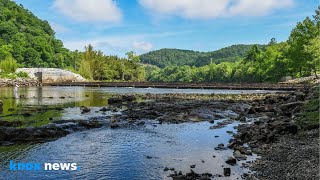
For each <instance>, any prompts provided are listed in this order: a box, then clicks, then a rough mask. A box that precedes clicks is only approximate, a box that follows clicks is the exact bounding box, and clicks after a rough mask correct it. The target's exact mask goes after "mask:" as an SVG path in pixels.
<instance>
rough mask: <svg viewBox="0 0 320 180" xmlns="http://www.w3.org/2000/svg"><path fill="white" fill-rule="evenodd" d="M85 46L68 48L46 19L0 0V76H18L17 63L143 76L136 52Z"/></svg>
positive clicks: (102, 75)
mask: <svg viewBox="0 0 320 180" xmlns="http://www.w3.org/2000/svg"><path fill="white" fill-rule="evenodd" d="M84 50H85V51H84V52H80V51H69V50H68V49H66V48H64V46H63V43H62V41H60V40H58V39H56V38H55V32H54V31H53V30H52V28H51V27H50V25H49V23H48V22H47V21H45V20H41V19H39V18H37V17H36V16H35V15H34V14H32V12H30V11H29V10H27V9H25V8H24V7H23V6H22V5H17V4H16V3H15V2H13V1H11V0H0V77H7V78H15V77H16V75H15V74H14V72H15V70H16V68H17V67H54V68H63V69H68V70H71V71H74V72H76V73H80V74H81V75H83V76H84V77H85V78H87V79H91V80H107V81H142V80H144V69H143V67H142V66H141V65H139V59H137V56H135V54H134V53H133V52H129V53H128V59H127V58H119V57H117V56H108V55H105V54H103V53H102V52H101V51H99V50H94V48H93V47H92V46H91V45H88V46H87V47H84Z"/></svg>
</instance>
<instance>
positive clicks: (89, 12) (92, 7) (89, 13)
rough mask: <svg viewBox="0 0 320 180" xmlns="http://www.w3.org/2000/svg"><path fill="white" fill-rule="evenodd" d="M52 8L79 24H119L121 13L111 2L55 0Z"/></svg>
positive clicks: (108, 0)
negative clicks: (79, 22)
mask: <svg viewBox="0 0 320 180" xmlns="http://www.w3.org/2000/svg"><path fill="white" fill-rule="evenodd" d="M53 8H54V9H56V10H57V11H59V12H60V13H62V14H63V15H65V16H67V17H69V18H71V19H73V20H75V21H81V22H113V23H117V22H120V21H121V19H122V13H121V10H120V8H119V7H118V6H117V4H116V2H115V1H113V0H55V1H54V3H53Z"/></svg>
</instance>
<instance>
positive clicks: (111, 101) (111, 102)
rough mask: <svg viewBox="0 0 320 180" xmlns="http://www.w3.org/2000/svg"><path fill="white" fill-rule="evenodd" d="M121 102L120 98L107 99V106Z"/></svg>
mask: <svg viewBox="0 0 320 180" xmlns="http://www.w3.org/2000/svg"><path fill="white" fill-rule="evenodd" d="M121 102H122V100H121V99H120V98H109V99H108V104H118V103H121Z"/></svg>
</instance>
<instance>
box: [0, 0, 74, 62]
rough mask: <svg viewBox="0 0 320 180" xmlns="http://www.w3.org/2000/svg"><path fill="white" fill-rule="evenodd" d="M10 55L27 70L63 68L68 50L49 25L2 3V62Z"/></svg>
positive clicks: (6, 1) (10, 3) (11, 4)
mask: <svg viewBox="0 0 320 180" xmlns="http://www.w3.org/2000/svg"><path fill="white" fill-rule="evenodd" d="M9 53H10V54H11V55H12V56H13V58H14V59H16V60H17V61H18V63H19V64H21V65H22V66H24V67H64V66H67V65H68V62H67V60H66V57H68V56H67V54H68V50H67V49H65V48H64V47H63V43H62V42H61V41H60V40H57V39H56V38H55V32H54V31H53V30H52V28H51V27H50V25H49V23H48V22H47V21H43V20H41V19H39V18H37V17H36V16H35V15H33V14H32V13H31V12H30V11H29V10H27V9H25V8H24V7H23V6H22V5H17V4H16V3H15V2H13V1H10V0H0V60H1V59H3V58H4V57H5V55H8V54H9Z"/></svg>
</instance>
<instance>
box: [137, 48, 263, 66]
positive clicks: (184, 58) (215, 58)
mask: <svg viewBox="0 0 320 180" xmlns="http://www.w3.org/2000/svg"><path fill="white" fill-rule="evenodd" d="M252 46H253V45H243V44H239V45H232V46H229V47H225V48H222V49H220V50H217V51H212V52H199V51H191V50H181V49H160V50H156V51H151V52H149V53H146V54H142V55H141V56H140V59H141V62H143V63H147V64H152V65H156V66H158V67H161V68H163V67H166V66H173V65H177V66H182V65H189V66H197V67H199V66H204V65H207V64H210V63H211V62H212V63H220V62H223V61H231V62H233V61H236V60H237V59H238V58H243V57H244V56H245V54H246V53H247V51H248V50H249V49H250V48H251V47H252ZM259 47H260V48H264V45H259Z"/></svg>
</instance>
